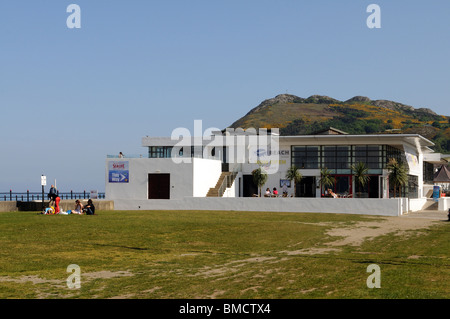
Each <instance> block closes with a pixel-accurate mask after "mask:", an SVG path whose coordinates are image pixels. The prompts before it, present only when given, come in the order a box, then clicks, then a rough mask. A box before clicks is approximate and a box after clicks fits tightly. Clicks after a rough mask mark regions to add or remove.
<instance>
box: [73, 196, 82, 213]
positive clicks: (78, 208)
mask: <svg viewBox="0 0 450 319" xmlns="http://www.w3.org/2000/svg"><path fill="white" fill-rule="evenodd" d="M72 214H78V215H82V214H83V204H81V202H80V201H79V200H78V199H77V200H76V201H75V209H74V210H72Z"/></svg>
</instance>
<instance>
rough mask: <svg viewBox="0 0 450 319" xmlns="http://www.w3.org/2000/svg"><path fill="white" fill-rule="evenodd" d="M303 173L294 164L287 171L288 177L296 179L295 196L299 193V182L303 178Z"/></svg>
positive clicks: (291, 179)
mask: <svg viewBox="0 0 450 319" xmlns="http://www.w3.org/2000/svg"><path fill="white" fill-rule="evenodd" d="M302 178H303V176H302V173H300V171H299V170H298V168H297V167H296V166H295V165H292V166H291V167H290V168H289V169H288V170H287V172H286V179H288V180H290V181H291V182H292V181H294V196H295V195H296V194H297V183H298V182H300V181H301V180H302Z"/></svg>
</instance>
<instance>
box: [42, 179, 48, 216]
mask: <svg viewBox="0 0 450 319" xmlns="http://www.w3.org/2000/svg"><path fill="white" fill-rule="evenodd" d="M46 185H47V177H46V176H44V174H42V176H41V186H42V210H44V207H45V206H44V186H46Z"/></svg>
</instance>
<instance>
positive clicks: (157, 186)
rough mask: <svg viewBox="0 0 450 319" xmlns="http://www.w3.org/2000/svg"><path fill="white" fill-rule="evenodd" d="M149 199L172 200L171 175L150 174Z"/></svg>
mask: <svg viewBox="0 0 450 319" xmlns="http://www.w3.org/2000/svg"><path fill="white" fill-rule="evenodd" d="M148 199H170V174H148Z"/></svg>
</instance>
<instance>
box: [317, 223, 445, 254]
mask: <svg viewBox="0 0 450 319" xmlns="http://www.w3.org/2000/svg"><path fill="white" fill-rule="evenodd" d="M435 223H436V221H433V220H428V219H418V218H402V217H387V218H383V219H376V220H373V221H371V220H369V221H361V222H358V223H356V224H354V225H351V226H348V227H336V228H332V229H330V230H329V231H327V235H329V236H333V237H341V239H338V240H335V241H331V242H328V243H325V245H327V246H332V247H336V246H346V245H351V246H360V245H361V244H362V243H363V242H364V241H365V240H372V239H374V238H376V237H379V236H383V235H387V234H394V235H397V236H407V235H408V234H409V232H410V231H415V230H420V229H427V228H429V227H430V226H432V225H433V224H435Z"/></svg>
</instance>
